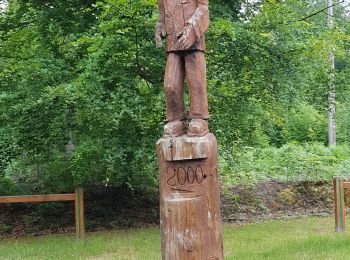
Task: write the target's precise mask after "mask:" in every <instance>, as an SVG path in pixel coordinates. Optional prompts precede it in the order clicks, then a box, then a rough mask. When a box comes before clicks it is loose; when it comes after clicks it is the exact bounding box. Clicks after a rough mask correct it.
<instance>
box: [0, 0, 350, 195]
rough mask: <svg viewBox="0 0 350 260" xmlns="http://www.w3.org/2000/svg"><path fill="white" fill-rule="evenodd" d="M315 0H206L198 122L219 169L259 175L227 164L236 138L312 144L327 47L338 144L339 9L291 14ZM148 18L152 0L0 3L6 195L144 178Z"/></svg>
mask: <svg viewBox="0 0 350 260" xmlns="http://www.w3.org/2000/svg"><path fill="white" fill-rule="evenodd" d="M323 7H324V3H321V1H309V2H302V1H298V0H287V1H284V2H283V3H282V2H280V1H255V2H254V3H250V2H249V1H248V2H247V1H240V0H232V1H231V0H217V1H210V8H211V9H210V10H211V20H212V23H211V26H210V29H209V32H208V34H207V38H206V40H207V47H208V51H207V64H208V92H209V93H208V95H209V105H210V112H211V119H210V125H211V129H212V131H213V132H214V133H215V134H216V136H217V137H218V140H219V143H220V147H221V150H220V155H221V157H222V158H225V159H222V161H223V163H224V165H228V166H225V167H224V169H226V168H227V167H228V168H227V169H226V170H225V176H226V175H230V174H228V171H233V172H235V173H237V172H249V174H248V175H249V176H253V175H252V172H254V171H255V170H256V171H257V170H259V171H263V172H262V173H261V172H260V173H259V172H258V171H257V175H259V174H262V175H264V174H265V173H264V171H265V170H264V169H263V168H262V167H261V168H257V169H255V170H254V171H250V170H242V171H240V170H238V169H235V168H234V165H235V164H233V162H234V161H235V160H238V161H240V160H241V159H239V158H240V157H239V158H238V159H233V158H235V157H234V154H232V155H231V154H229V155H227V154H226V151H231V150H233V149H238V148H237V147H247V146H249V147H254V148H252V149H253V150H254V149H256V150H257V151H258V150H260V149H263V151H265V150H264V149H267V150H268V149H276V148H274V147H282V148H281V149H283V147H285V145H286V144H287V143H288V142H297V143H300V144H303V143H305V142H319V143H326V139H327V136H326V126H325V125H326V116H327V115H326V110H327V109H326V108H327V90H328V85H327V82H328V75H329V72H328V70H327V68H328V51H329V47H330V46H331V45H332V46H333V47H334V49H335V55H336V61H337V64H336V71H335V73H336V82H335V83H336V86H337V91H338V92H337V95H338V96H337V98H338V104H339V110H338V118H339V121H338V133H339V141H340V142H342V143H346V144H348V143H349V140H350V133H349V129H350V126H349V123H348V122H349V121H350V120H349V116H348V113H346V111H347V110H348V107H349V105H348V102H347V97H348V93H349V88H348V84H347V82H349V80H350V78H349V75H350V73H349V62H350V60H349V58H348V55H346V53H348V51H349V49H350V44H349V42H350V40H349V39H350V37H349V36H348V35H349V29H350V27H349V23H347V22H344V19H345V18H344V16H343V11H344V9H343V8H341V7H338V8H337V10H336V13H335V16H336V18H337V25H336V27H335V29H334V30H332V31H329V30H328V28H327V27H326V19H327V17H326V15H325V14H324V13H320V14H318V15H315V16H312V17H310V18H307V19H301V18H303V17H306V16H308V15H309V14H310V13H313V12H315V11H317V10H319V9H320V8H323ZM156 18H157V2H156V1H155V0H133V1H125V0H105V1H92V0H69V1H60V0H54V1H44V0H31V1H24V0H10V1H8V7H7V8H6V10H5V11H3V12H1V13H0V90H1V94H0V179H1V180H2V179H4V178H5V176H6V178H7V179H6V180H11V181H13V182H15V183H16V190H17V192H18V193H30V192H61V191H71V190H72V189H73V188H74V187H77V186H90V185H96V184H97V185H107V186H109V185H111V186H112V185H116V186H127V187H129V188H130V189H131V190H133V189H139V188H141V189H143V188H145V187H148V186H151V187H156V186H157V183H158V181H157V164H156V158H155V149H154V144H155V142H156V140H157V139H158V138H159V137H160V136H161V129H162V125H163V122H162V121H163V119H164V112H163V111H164V108H163V107H164V101H163V93H162V83H163V74H164V73H163V72H164V64H165V54H164V48H163V49H162V50H157V49H156V48H155V46H154V40H153V38H154V27H155V22H156ZM287 146H288V145H287ZM300 147H302V146H300ZM341 147H342V146H341ZM239 149H241V148H239ZM267 150H266V151H267ZM299 152H300V153H301V151H299ZM299 152H298V153H299ZM243 153H244V154H246V152H243ZM247 156H248V154H247ZM251 156H253V155H251ZM255 156H256V155H255V154H254V156H253V157H252V158H255ZM248 157H249V156H248ZM248 161H249V160H248ZM252 163H253V162H252ZM276 163H277V165H283V163H281V162H276ZM305 164H306V162H305ZM253 165H254V167H255V166H256V163H253ZM242 167H243V166H242ZM271 167H272V166H271ZM285 167H289V166H288V165H287V166H285ZM291 167H292V166H291ZM325 167H326V168H325V171H326V172H327V171H328V170H327V165H325ZM286 171H287V170H286ZM291 171H292V172H293V171H294V170H293V168H292V169H291ZM244 174H245V173H244ZM244 174H243V175H244ZM274 174H277V173H274ZM239 175H241V173H239ZM230 176H231V175H230ZM282 176H283V173H282ZM230 178H231V177H230ZM234 178H239V177H234ZM257 178H258V177H257ZM6 186H7V185H6ZM6 189H7V188H4V190H6ZM7 192H12V191H10V190H8V191H7Z"/></svg>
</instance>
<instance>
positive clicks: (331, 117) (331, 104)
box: [327, 0, 336, 146]
mask: <svg viewBox="0 0 350 260" xmlns="http://www.w3.org/2000/svg"><path fill="white" fill-rule="evenodd" d="M327 14H328V28H329V30H333V27H334V20H333V0H328V12H327ZM330 42H331V41H330ZM334 71H335V63H334V50H333V44H332V43H331V46H330V51H329V83H328V84H329V89H328V145H329V146H331V145H336V119H335V112H336V111H335V110H336V104H335V84H334V77H335V74H334Z"/></svg>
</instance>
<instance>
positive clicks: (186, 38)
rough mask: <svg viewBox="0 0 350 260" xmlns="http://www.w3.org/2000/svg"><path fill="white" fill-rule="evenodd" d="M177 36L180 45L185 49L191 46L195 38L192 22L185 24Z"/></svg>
mask: <svg viewBox="0 0 350 260" xmlns="http://www.w3.org/2000/svg"><path fill="white" fill-rule="evenodd" d="M177 36H178V38H179V45H180V47H181V48H182V49H185V50H186V49H189V48H191V46H192V45H193V44H194V43H195V42H196V40H197V36H196V32H195V31H194V29H193V26H192V24H188V25H186V27H185V28H184V29H183V30H182V32H181V33H179V34H178V35H177Z"/></svg>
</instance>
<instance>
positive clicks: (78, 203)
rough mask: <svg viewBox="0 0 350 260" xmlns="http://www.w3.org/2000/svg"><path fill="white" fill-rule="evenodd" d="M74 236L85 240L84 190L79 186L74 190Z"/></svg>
mask: <svg viewBox="0 0 350 260" xmlns="http://www.w3.org/2000/svg"><path fill="white" fill-rule="evenodd" d="M74 197H75V237H76V239H81V240H85V222H84V190H83V189H81V188H79V189H76V190H75V194H74Z"/></svg>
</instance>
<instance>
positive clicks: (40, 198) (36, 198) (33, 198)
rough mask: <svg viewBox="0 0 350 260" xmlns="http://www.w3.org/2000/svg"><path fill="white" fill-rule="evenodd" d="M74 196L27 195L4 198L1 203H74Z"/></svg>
mask: <svg viewBox="0 0 350 260" xmlns="http://www.w3.org/2000/svg"><path fill="white" fill-rule="evenodd" d="M73 200H74V194H50V195H26V196H3V197H0V203H27V202H48V201H73Z"/></svg>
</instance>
